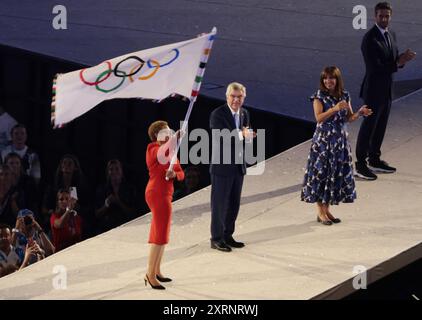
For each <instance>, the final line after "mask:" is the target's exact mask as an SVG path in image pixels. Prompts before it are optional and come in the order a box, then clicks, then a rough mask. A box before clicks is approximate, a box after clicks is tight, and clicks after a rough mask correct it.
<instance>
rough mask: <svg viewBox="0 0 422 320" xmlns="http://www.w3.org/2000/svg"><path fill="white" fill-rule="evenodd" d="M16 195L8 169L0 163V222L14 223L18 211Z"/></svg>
mask: <svg viewBox="0 0 422 320" xmlns="http://www.w3.org/2000/svg"><path fill="white" fill-rule="evenodd" d="M18 210H19V209H18V206H17V204H16V195H15V194H13V190H12V187H11V178H10V169H9V167H8V166H7V165H4V164H3V165H0V223H4V224H7V225H14V224H15V222H16V215H17V212H18Z"/></svg>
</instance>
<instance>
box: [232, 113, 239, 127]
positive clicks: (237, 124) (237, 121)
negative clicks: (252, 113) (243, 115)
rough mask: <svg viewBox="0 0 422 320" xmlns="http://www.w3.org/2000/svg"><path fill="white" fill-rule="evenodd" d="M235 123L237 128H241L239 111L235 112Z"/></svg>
mask: <svg viewBox="0 0 422 320" xmlns="http://www.w3.org/2000/svg"><path fill="white" fill-rule="evenodd" d="M233 117H234V123H235V124H236V129H239V115H238V114H237V113H235V114H233Z"/></svg>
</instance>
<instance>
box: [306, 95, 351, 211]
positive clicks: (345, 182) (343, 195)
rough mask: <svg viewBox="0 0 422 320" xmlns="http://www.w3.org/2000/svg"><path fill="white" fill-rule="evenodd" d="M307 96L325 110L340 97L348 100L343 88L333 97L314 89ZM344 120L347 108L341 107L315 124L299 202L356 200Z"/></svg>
mask: <svg viewBox="0 0 422 320" xmlns="http://www.w3.org/2000/svg"><path fill="white" fill-rule="evenodd" d="M310 99H311V101H313V100H314V99H318V100H320V101H321V103H322V105H323V112H325V111H327V110H328V109H330V108H332V107H334V106H335V105H336V104H337V103H338V102H339V101H340V100H345V101H347V102H349V101H350V95H349V93H348V92H346V91H344V92H343V95H342V96H341V97H340V99H338V100H337V99H336V98H334V97H332V96H330V95H329V94H328V93H326V92H323V91H321V90H318V91H317V92H316V93H315V94H314V95H312V96H311V97H310ZM346 123H347V110H341V111H339V112H337V113H336V114H334V115H333V116H331V117H330V118H329V119H327V120H325V121H324V122H322V123H318V124H317V126H316V129H315V133H314V136H313V138H312V145H311V150H310V153H309V156H308V163H307V166H306V172H305V177H304V180H303V187H302V192H301V200H302V201H305V202H310V203H314V202H322V203H324V204H330V205H333V204H339V202H353V201H354V199H356V191H355V180H354V177H353V167H352V153H351V150H350V145H349V142H348V140H347V136H348V133H347V129H346Z"/></svg>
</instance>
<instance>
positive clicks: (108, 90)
mask: <svg viewBox="0 0 422 320" xmlns="http://www.w3.org/2000/svg"><path fill="white" fill-rule="evenodd" d="M112 72H113V70H106V71H103V72H102V73H100V75H99V76H98V78H97V82H98V80H100V79H101V77H102V76H103V75H106V78H107V77H108V76H109V75H110V74H111V73H112ZM118 72H121V73H124V74H125V75H126V73H125V72H124V71H119V70H118ZM119 77H120V78H122V80H121V81H120V83H118V84H117V85H116V86H115V87H113V88H111V89H102V88H100V87H99V86H98V84H96V85H95V88H96V89H97V90H98V91H101V92H104V93H109V92H111V91H113V90H116V89H117V88H119V87H120V86H121V85H122V84H123V82H125V79H126V77H125V76H119ZM98 83H100V82H98Z"/></svg>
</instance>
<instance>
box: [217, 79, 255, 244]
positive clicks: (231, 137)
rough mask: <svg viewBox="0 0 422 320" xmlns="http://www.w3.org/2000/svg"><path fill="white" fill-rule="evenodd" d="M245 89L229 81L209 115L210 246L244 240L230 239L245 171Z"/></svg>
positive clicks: (246, 119) (246, 113)
mask: <svg viewBox="0 0 422 320" xmlns="http://www.w3.org/2000/svg"><path fill="white" fill-rule="evenodd" d="M245 97H246V88H245V87H244V86H243V85H241V84H240V83H236V82H233V83H231V84H229V86H228V87H227V91H226V99H227V104H225V105H222V106H220V107H218V108H217V109H215V110H214V111H213V112H212V113H211V116H210V128H211V131H212V160H211V165H210V174H211V248H213V249H217V250H220V251H231V250H232V249H231V248H242V247H244V246H245V244H244V243H242V242H238V241H236V240H234V239H233V233H234V229H235V222H236V218H237V215H238V212H239V207H240V195H241V192H242V185H243V177H244V175H245V174H246V164H245V156H244V148H243V146H244V141H245V139H244V137H245V136H246V135H247V134H248V131H247V130H246V128H248V127H249V113H248V111H247V110H246V109H244V108H243V107H242V105H243V102H244V101H245Z"/></svg>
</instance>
